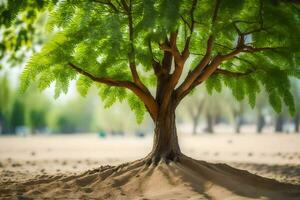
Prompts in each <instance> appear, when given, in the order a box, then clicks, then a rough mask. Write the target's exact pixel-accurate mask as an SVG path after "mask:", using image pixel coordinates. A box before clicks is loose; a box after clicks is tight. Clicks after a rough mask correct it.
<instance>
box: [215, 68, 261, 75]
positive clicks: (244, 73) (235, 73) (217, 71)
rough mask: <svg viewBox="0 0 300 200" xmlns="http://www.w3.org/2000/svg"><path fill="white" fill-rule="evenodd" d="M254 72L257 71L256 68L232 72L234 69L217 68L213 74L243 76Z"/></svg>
mask: <svg viewBox="0 0 300 200" xmlns="http://www.w3.org/2000/svg"><path fill="white" fill-rule="evenodd" d="M254 72H255V70H252V71H250V70H249V71H248V72H232V71H229V70H225V69H217V70H216V71H215V72H214V73H213V74H222V75H225V76H232V77H241V76H247V75H249V74H251V73H254Z"/></svg>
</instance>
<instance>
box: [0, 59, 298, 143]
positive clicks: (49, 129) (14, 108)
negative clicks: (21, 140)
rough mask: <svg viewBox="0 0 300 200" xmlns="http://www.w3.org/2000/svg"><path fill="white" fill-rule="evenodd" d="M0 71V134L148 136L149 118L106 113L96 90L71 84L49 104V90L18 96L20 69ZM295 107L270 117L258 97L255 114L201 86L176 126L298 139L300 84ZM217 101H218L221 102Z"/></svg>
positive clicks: (122, 110) (119, 108)
mask: <svg viewBox="0 0 300 200" xmlns="http://www.w3.org/2000/svg"><path fill="white" fill-rule="evenodd" d="M2 65H3V68H2V69H1V71H0V85H1V90H0V133H1V134H15V135H23V136H24V135H31V134H62V133H63V134H71V133H97V134H99V136H103V137H105V136H109V135H112V136H113V135H122V136H123V135H124V136H126V135H135V136H140V137H142V136H144V135H146V134H152V130H153V124H152V121H151V119H150V118H149V116H146V117H145V120H144V121H143V122H142V123H141V124H138V123H137V122H136V120H135V117H134V114H133V113H132V112H131V111H130V108H129V106H128V105H127V104H126V103H124V104H116V105H113V106H112V107H111V108H108V109H105V108H104V107H105V106H104V105H103V104H102V102H101V100H100V98H99V96H98V94H97V92H96V89H95V88H94V89H93V88H92V89H91V90H90V91H89V93H88V95H87V96H86V97H81V96H80V95H79V94H78V92H77V91H76V85H75V82H74V83H71V84H70V90H69V91H68V93H67V94H65V95H61V96H60V97H58V98H56V99H55V98H54V86H53V87H52V86H51V87H50V88H49V89H47V90H45V91H43V92H40V91H39V90H38V89H37V87H36V86H35V85H32V86H31V87H30V89H29V90H28V91H27V92H26V93H25V94H21V93H20V92H19V90H18V85H19V79H18V77H19V75H20V73H21V71H22V68H23V67H22V65H20V66H15V67H13V68H11V67H5V63H4V64H2ZM292 85H293V94H294V97H295V102H296V106H297V112H296V115H295V116H290V115H289V114H288V111H287V110H286V109H285V108H284V109H283V111H282V113H275V112H274V111H273V110H272V108H271V106H270V105H269V103H268V99H267V95H265V94H264V91H262V92H261V93H260V94H259V95H258V97H257V104H256V106H255V108H253V109H252V108H251V107H250V106H249V105H248V103H247V102H246V100H245V101H242V102H238V101H236V100H235V99H234V98H233V96H232V94H231V92H230V91H228V90H226V89H224V90H223V91H222V92H221V93H217V92H213V93H212V94H211V95H210V94H208V93H207V92H206V90H205V86H200V87H199V89H198V90H196V91H195V92H193V94H192V95H190V96H189V97H188V98H187V99H185V100H184V102H183V103H182V104H181V105H180V106H179V107H178V109H177V126H178V129H179V132H181V133H184V134H193V135H196V134H215V133H225V132H232V133H236V134H243V133H249V132H253V133H254V132H255V133H257V134H263V133H267V132H276V133H278V134H288V133H299V122H300V94H299V93H300V82H299V81H297V80H292ZM220 99H222V101H220Z"/></svg>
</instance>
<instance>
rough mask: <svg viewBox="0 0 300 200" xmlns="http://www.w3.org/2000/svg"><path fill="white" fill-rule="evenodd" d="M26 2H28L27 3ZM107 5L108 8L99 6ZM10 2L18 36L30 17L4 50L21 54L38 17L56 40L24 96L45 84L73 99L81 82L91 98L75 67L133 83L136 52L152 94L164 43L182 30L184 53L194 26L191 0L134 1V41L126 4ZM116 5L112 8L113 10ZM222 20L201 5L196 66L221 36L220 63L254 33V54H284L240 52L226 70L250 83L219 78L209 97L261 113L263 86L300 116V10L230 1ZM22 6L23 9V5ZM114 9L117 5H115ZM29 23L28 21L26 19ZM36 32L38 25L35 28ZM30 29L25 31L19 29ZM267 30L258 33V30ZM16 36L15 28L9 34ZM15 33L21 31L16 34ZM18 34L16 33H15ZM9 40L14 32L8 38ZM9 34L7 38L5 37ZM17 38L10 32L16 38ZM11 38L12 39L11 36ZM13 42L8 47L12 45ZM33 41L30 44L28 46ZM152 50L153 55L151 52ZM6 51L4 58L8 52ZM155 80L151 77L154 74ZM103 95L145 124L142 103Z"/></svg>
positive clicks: (30, 66)
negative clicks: (71, 91)
mask: <svg viewBox="0 0 300 200" xmlns="http://www.w3.org/2000/svg"><path fill="white" fill-rule="evenodd" d="M20 2H21V3H20ZM99 2H100V3H99ZM104 2H106V3H101V1H93V0H89V1H88V0H87V1H78V0H72V1H66V0H60V1H55V0H49V1H18V0H13V1H9V3H8V4H7V5H6V6H1V7H0V8H1V9H0V11H1V17H0V22H1V24H3V26H5V27H9V26H10V29H11V28H12V27H13V26H12V25H16V23H18V20H19V19H23V18H22V16H25V14H26V13H27V14H28V13H29V12H31V13H32V12H33V13H35V14H33V15H32V16H31V15H30V17H25V18H26V20H27V21H26V20H23V21H22V20H21V21H22V23H25V24H27V25H28V26H23V27H24V29H15V30H17V34H15V33H14V36H13V38H15V39H13V40H14V41H16V42H14V44H12V45H11V44H9V45H8V44H4V42H2V43H1V45H0V48H2V49H7V47H8V46H12V47H11V48H12V49H16V48H17V49H18V48H19V47H20V46H22V45H23V44H25V43H26V44H27V43H28V42H26V41H31V39H30V38H29V36H28V35H29V34H28V33H29V32H28V31H29V30H31V29H32V28H30V26H31V25H32V24H34V20H35V19H37V17H36V16H38V13H41V12H46V13H48V14H49V19H48V20H47V22H48V23H47V27H48V29H49V31H51V33H52V34H53V37H51V38H50V39H49V41H48V42H47V43H46V44H45V45H43V48H42V49H41V51H40V52H39V53H37V54H35V55H34V56H33V57H32V58H31V60H30V61H29V62H28V63H27V65H26V68H25V69H24V72H23V74H22V76H21V81H22V86H21V89H22V90H26V88H27V87H28V86H29V85H30V84H31V82H34V81H37V82H38V87H39V88H40V89H41V90H42V89H45V88H47V87H49V86H50V85H51V84H52V83H54V84H55V87H56V90H55V91H56V92H55V96H56V97H58V96H59V95H60V94H61V93H66V92H67V90H68V86H69V83H70V81H72V80H76V81H77V88H78V90H79V92H80V93H81V94H82V95H83V96H85V95H86V94H87V92H88V89H89V88H90V87H91V85H92V84H93V82H92V81H91V80H90V79H89V78H86V77H78V74H77V73H76V72H75V71H74V70H73V69H72V68H71V67H70V65H69V63H73V64H75V65H76V66H79V68H81V69H83V70H84V71H86V72H88V73H90V74H92V75H93V76H95V77H98V78H99V77H100V78H101V77H106V78H107V77H108V78H113V79H117V80H121V81H132V77H131V74H130V69H129V66H128V63H129V61H128V57H129V55H132V54H133V53H132V47H133V48H134V50H135V52H134V54H135V61H136V63H137V68H138V69H137V71H138V72H139V74H140V76H141V80H142V81H143V82H144V83H145V85H146V86H147V87H153V86H154V85H155V83H156V82H155V80H156V79H155V76H154V74H153V73H152V72H153V71H152V67H151V64H152V56H153V57H154V59H155V60H157V61H159V62H162V56H163V51H162V50H161V49H160V48H159V44H160V43H162V42H164V40H165V38H166V37H167V36H168V35H169V33H170V32H172V31H175V30H178V39H177V45H178V47H179V50H182V49H183V46H184V42H185V39H186V37H187V36H188V35H190V33H189V25H188V24H187V23H186V22H188V23H190V20H191V1H190V0H172V1H171V0H161V1H154V0H135V1H131V2H132V3H133V5H132V12H131V15H132V18H133V23H132V26H133V30H132V31H133V34H132V35H133V36H132V37H133V41H130V38H129V35H130V34H129V28H128V23H129V22H128V16H127V14H126V9H124V8H122V5H121V4H120V2H119V1H116V0H111V1H108V0H107V1H106V0H105V1H104ZM109 2H111V3H112V4H109ZM220 2H221V3H220V7H219V9H218V11H219V12H218V15H217V17H216V19H215V23H213V24H212V17H213V12H214V10H215V5H216V1H211V0H203V1H198V3H197V6H196V8H195V11H194V20H195V26H194V30H193V35H192V39H191V43H190V52H191V53H193V54H194V55H195V56H194V59H193V60H194V61H193V63H192V64H191V65H190V68H191V69H193V68H194V67H195V63H196V62H197V61H198V62H199V61H200V60H201V58H202V57H203V55H204V54H205V52H206V48H207V39H208V37H209V36H210V35H213V36H214V40H215V44H214V47H213V52H212V58H214V57H215V56H216V55H218V54H219V55H220V54H223V55H225V54H228V53H230V52H232V50H233V49H234V48H235V47H236V45H237V38H238V31H237V29H238V30H239V31H240V32H244V33H245V32H251V33H250V34H248V35H247V36H246V39H245V40H246V44H247V45H251V46H252V47H256V48H260V47H266V48H268V47H278V48H277V49H276V50H270V51H259V52H252V53H240V54H239V55H237V56H236V57H235V58H233V59H232V60H229V61H226V62H225V63H222V64H221V66H220V68H222V69H225V70H230V71H231V72H236V73H245V74H246V75H244V76H239V77H235V76H225V75H222V74H220V75H213V76H211V77H210V78H209V79H208V80H207V83H206V87H207V90H208V92H209V93H211V92H212V91H213V90H216V91H218V92H219V91H221V89H222V85H225V86H227V87H229V88H230V89H231V91H232V94H233V96H234V97H235V98H236V99H237V100H239V101H241V100H242V99H244V98H248V100H249V104H250V105H251V106H252V107H253V106H254V105H255V101H256V95H257V94H258V93H259V91H260V88H261V87H265V88H266V91H267V92H268V96H269V100H270V104H271V105H272V106H273V107H274V109H275V110H276V111H280V110H281V106H282V103H284V104H286V105H287V106H288V107H289V111H290V113H294V111H295V106H294V103H293V98H292V95H291V92H290V80H289V77H290V76H294V77H297V78H299V76H300V75H299V74H300V73H299V63H300V34H299V33H300V8H299V5H296V4H292V3H288V2H286V1H276V2H277V3H276V2H275V1H272V0H266V1H265V0H263V1H262V0H243V1H239V0H234V1H233V0H222V1H220ZM18 3H19V4H18ZM112 5H113V6H112ZM26 16H27V15H26ZM29 25H30V26H29ZM19 27H22V26H19ZM258 29H259V30H260V31H256V30H258ZM5 30H8V29H5ZM12 30H14V29H12ZM10 32H11V31H10ZM5 34H6V33H5ZM5 34H4V35H5ZM9 34H10V33H9ZM5 36H6V35H5ZM6 38H9V37H5V40H3V41H5V42H7V41H9V40H8V39H6ZM28 38H29V39H28ZM150 47H151V48H150ZM2 52H4V51H2ZM150 73H151V74H150ZM97 87H98V88H99V95H100V97H101V98H102V99H103V101H104V102H105V106H106V107H109V106H111V105H113V103H115V102H117V101H123V100H124V99H127V100H128V103H129V105H130V107H131V108H132V109H133V111H134V112H135V113H136V114H137V119H138V121H141V118H142V116H143V111H145V108H144V106H143V105H142V103H141V102H140V101H138V100H137V97H133V95H132V94H131V93H127V92H126V91H125V90H124V89H120V88H115V87H108V86H99V85H97Z"/></svg>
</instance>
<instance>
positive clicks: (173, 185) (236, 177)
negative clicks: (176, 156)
mask: <svg viewBox="0 0 300 200" xmlns="http://www.w3.org/2000/svg"><path fill="white" fill-rule="evenodd" d="M0 188H1V189H0V193H1V196H0V197H1V198H19V199H20V198H23V199H31V198H32V199H47V198H49V199H51V198H53V197H54V198H57V199H65V198H68V199H144V200H145V199H149V200H150V199H152V200H158V199H170V200H171V199H207V200H211V199H216V200H217V199H224V200H226V199H230V200H232V199H272V200H282V199H285V200H297V199H299V197H300V186H299V185H292V184H287V183H280V182H278V181H275V180H272V179H267V178H263V177H260V176H257V175H253V174H251V173H249V172H247V171H245V170H238V169H235V168H232V167H230V166H228V165H226V164H212V163H208V162H204V161H198V160H194V159H191V158H189V157H186V156H183V157H181V158H180V162H170V163H166V162H163V161H162V162H160V163H158V164H157V165H155V164H151V165H147V164H146V162H145V160H143V159H141V160H137V161H134V162H130V163H126V164H122V165H119V166H103V167H100V168H98V169H95V170H89V171H87V172H85V173H82V174H79V175H72V176H67V177H63V176H52V177H45V178H40V179H33V180H29V181H25V182H23V183H12V184H7V186H4V185H1V186H0Z"/></svg>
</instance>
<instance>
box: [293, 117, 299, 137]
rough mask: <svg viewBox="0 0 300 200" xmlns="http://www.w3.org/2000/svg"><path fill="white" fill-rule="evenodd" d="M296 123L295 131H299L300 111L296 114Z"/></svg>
mask: <svg viewBox="0 0 300 200" xmlns="http://www.w3.org/2000/svg"><path fill="white" fill-rule="evenodd" d="M294 124H295V133H299V124H300V113H297V114H296V116H295V118H294Z"/></svg>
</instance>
